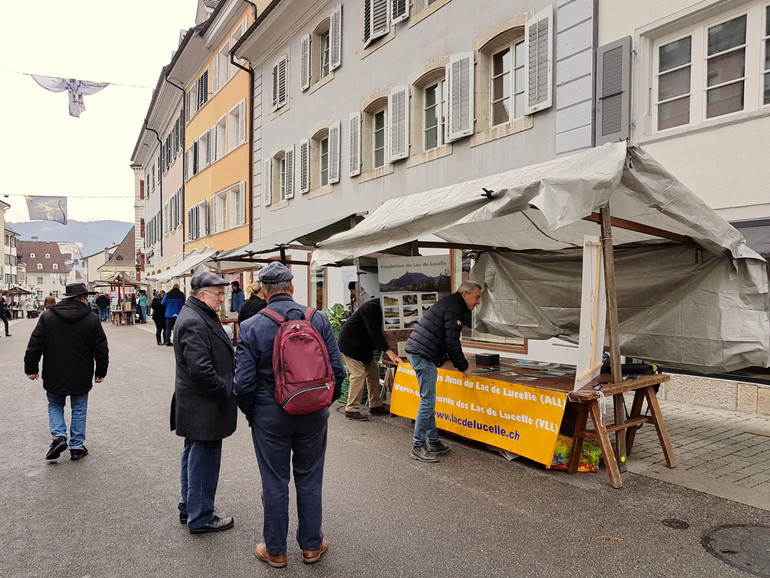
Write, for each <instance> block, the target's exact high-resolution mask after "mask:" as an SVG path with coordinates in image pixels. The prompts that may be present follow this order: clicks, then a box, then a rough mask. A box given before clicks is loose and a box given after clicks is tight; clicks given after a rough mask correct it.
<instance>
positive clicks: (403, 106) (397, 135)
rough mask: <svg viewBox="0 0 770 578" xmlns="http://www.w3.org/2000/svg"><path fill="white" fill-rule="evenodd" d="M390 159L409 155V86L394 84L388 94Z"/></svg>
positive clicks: (394, 159) (403, 157)
mask: <svg viewBox="0 0 770 578" xmlns="http://www.w3.org/2000/svg"><path fill="white" fill-rule="evenodd" d="M388 120H389V121H390V159H389V160H390V161H391V162H392V161H396V160H399V159H405V158H407V157H408V156H409V86H407V85H405V84H404V85H401V86H394V87H393V88H391V89H390V95H388Z"/></svg>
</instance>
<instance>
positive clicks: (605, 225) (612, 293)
mask: <svg viewBox="0 0 770 578" xmlns="http://www.w3.org/2000/svg"><path fill="white" fill-rule="evenodd" d="M599 221H600V225H601V230H602V256H603V258H604V285H605V289H606V291H607V329H608V332H609V337H610V364H611V365H612V381H613V383H620V382H622V381H623V371H622V368H621V363H620V335H619V329H618V297H617V292H616V290H615V258H614V255H613V250H612V218H611V216H610V207H609V205H608V206H606V207H604V208H603V209H601V212H600V219H599ZM612 401H613V406H614V410H615V425H621V424H622V423H623V422H624V421H625V419H626V416H625V407H624V404H623V395H622V394H617V395H614V396H613V399H612ZM615 447H616V452H617V455H616V456H615V457H616V458H617V461H618V468H619V469H620V471H621V472H625V471H626V434H625V430H624V429H619V430H617V431H616V432H615Z"/></svg>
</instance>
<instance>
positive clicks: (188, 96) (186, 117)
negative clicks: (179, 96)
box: [184, 90, 192, 123]
mask: <svg viewBox="0 0 770 578" xmlns="http://www.w3.org/2000/svg"><path fill="white" fill-rule="evenodd" d="M191 99H192V94H190V91H189V90H188V91H187V92H185V94H184V121H185V122H186V123H187V122H190V102H191Z"/></svg>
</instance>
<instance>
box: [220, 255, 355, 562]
mask: <svg viewBox="0 0 770 578" xmlns="http://www.w3.org/2000/svg"><path fill="white" fill-rule="evenodd" d="M293 278H294V276H293V274H292V273H291V271H290V270H289V269H287V268H286V266H285V265H282V264H281V263H278V262H273V263H271V264H270V265H268V266H267V267H265V268H264V269H262V270H261V271H260V274H259V280H260V282H261V283H262V291H263V294H264V295H265V298H266V299H267V308H268V309H270V310H272V311H274V312H276V313H278V314H279V315H280V316H282V317H284V318H285V319H286V318H288V319H300V318H301V317H302V316H303V313H304V312H305V310H306V307H304V306H302V305H300V304H298V303H297V302H296V301H294V299H293V298H292V295H293V293H294V284H293V283H292V279H293ZM310 323H311V324H312V326H313V328H315V330H316V331H317V332H318V333H319V334H320V336H321V337H322V339H323V342H324V344H325V347H326V349H327V352H328V357H329V361H330V362H331V366H332V370H333V373H334V392H333V395H332V399H337V398H339V396H340V393H341V391H342V380H343V379H344V378H345V367H344V366H343V364H342V358H341V356H340V352H339V349H338V348H337V342H336V340H335V339H334V332H333V331H332V328H331V324H330V323H329V319H328V317H326V315H324V314H323V313H322V312H321V311H316V312H315V313H314V314H313V315H312V316H311V318H310ZM278 330H279V325H278V324H277V323H276V322H275V321H274V320H273V319H272V318H270V317H267V316H266V315H263V314H259V315H254V316H253V317H251V318H249V319H247V320H245V321H244V322H243V325H242V326H241V333H240V339H239V341H238V348H237V357H238V365H237V367H236V371H235V388H234V389H235V396H236V400H237V402H238V407H239V408H240V409H241V411H242V412H243V413H244V414H245V415H246V419H248V421H249V426H250V427H251V436H252V439H253V442H254V451H255V453H256V456H257V463H258V466H259V472H260V477H261V479H262V506H263V511H264V521H263V534H264V541H263V542H260V543H258V544H257V545H256V547H255V549H254V554H255V556H256V557H257V558H258V559H259V560H261V561H263V562H265V563H267V564H268V565H270V566H273V567H276V568H280V567H283V566H286V565H287V563H288V560H287V557H286V540H287V533H288V529H289V480H290V477H291V474H292V471H293V474H294V486H295V488H296V494H297V514H298V519H299V526H298V528H297V542H298V543H299V546H300V548H301V549H302V561H303V562H304V563H306V564H312V563H314V562H317V561H318V560H320V559H321V557H322V556H323V555H324V553H325V552H326V551H327V550H328V547H329V545H328V543H327V541H326V538H324V535H323V532H322V531H321V521H322V489H323V470H324V459H325V456H326V440H327V424H328V420H329V408H328V407H326V408H323V409H320V410H318V411H314V412H311V413H306V414H302V415H291V414H289V413H287V412H286V411H284V410H283V409H282V408H281V407H280V406H279V405H278V404H277V403H276V400H275V381H276V378H275V373H274V369H273V345H274V341H275V337H276V334H277V333H278ZM312 361H317V360H308V363H311V362H312ZM325 362H326V361H325V360H324V363H325ZM292 467H293V470H292Z"/></svg>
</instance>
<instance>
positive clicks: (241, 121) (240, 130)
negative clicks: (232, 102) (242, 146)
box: [238, 100, 248, 143]
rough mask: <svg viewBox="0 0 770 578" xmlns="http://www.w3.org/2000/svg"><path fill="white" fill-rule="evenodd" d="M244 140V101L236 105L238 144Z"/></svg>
mask: <svg viewBox="0 0 770 578" xmlns="http://www.w3.org/2000/svg"><path fill="white" fill-rule="evenodd" d="M247 140H248V139H247V138H246V101H245V100H242V101H241V102H239V103H238V142H239V143H244V142H246V141H247Z"/></svg>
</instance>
